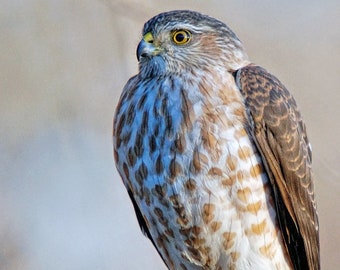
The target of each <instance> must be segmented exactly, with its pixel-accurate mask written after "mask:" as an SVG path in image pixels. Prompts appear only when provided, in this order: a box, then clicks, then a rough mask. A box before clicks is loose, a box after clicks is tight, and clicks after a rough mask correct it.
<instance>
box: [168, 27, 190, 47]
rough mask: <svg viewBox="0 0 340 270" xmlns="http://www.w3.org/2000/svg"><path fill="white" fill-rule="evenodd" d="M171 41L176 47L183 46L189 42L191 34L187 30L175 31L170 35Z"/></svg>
mask: <svg viewBox="0 0 340 270" xmlns="http://www.w3.org/2000/svg"><path fill="white" fill-rule="evenodd" d="M172 40H173V42H174V43H175V44H177V45H184V44H187V43H189V41H190V40H191V33H190V32H189V31H188V30H176V31H174V32H173V33H172Z"/></svg>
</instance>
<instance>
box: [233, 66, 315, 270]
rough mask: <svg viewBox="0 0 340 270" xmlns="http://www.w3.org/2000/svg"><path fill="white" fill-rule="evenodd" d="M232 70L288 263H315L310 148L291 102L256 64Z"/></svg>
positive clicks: (307, 266) (306, 265)
mask: <svg viewBox="0 0 340 270" xmlns="http://www.w3.org/2000/svg"><path fill="white" fill-rule="evenodd" d="M234 76H235V80H236V84H237V85H238V87H239V88H240V91H241V93H242V95H243V97H244V100H245V104H246V108H247V114H248V118H249V127H248V131H249V133H250V135H251V136H252V137H253V139H254V141H255V143H256V145H257V148H258V150H259V152H260V153H261V156H262V159H263V162H264V163H265V167H266V171H267V173H268V176H269V178H270V181H271V186H272V191H273V194H274V199H275V203H276V208H277V215H278V219H279V224H280V227H281V231H282V234H283V238H284V241H285V245H286V249H287V251H288V253H289V255H290V258H291V261H292V264H293V265H294V269H320V260H319V225H318V217H317V212H316V204H315V200H314V186H313V180H312V171H311V163H312V155H311V148H310V144H309V142H308V138H307V135H306V128H305V124H304V122H303V121H302V118H301V115H300V112H299V111H298V108H297V105H296V102H295V100H294V98H293V97H292V95H291V94H290V93H289V92H288V90H287V89H286V88H285V87H284V85H283V84H282V83H281V82H280V81H279V80H278V79H277V78H276V77H274V76H273V75H271V74H269V73H268V72H267V71H266V70H265V69H263V68H261V67H258V66H255V65H249V66H246V67H244V68H242V69H240V70H237V71H236V72H235V73H234Z"/></svg>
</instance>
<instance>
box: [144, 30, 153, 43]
mask: <svg viewBox="0 0 340 270" xmlns="http://www.w3.org/2000/svg"><path fill="white" fill-rule="evenodd" d="M143 39H144V41H145V42H148V43H153V35H152V33H151V32H148V33H146V34H145V35H144V37H143Z"/></svg>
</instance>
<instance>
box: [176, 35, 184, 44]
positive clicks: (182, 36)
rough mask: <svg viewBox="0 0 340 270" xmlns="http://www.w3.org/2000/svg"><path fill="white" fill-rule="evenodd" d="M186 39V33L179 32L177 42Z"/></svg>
mask: <svg viewBox="0 0 340 270" xmlns="http://www.w3.org/2000/svg"><path fill="white" fill-rule="evenodd" d="M184 39H185V35H184V34H182V33H178V34H177V35H176V40H177V42H182V41H183V40H184Z"/></svg>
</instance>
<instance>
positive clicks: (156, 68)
mask: <svg viewBox="0 0 340 270" xmlns="http://www.w3.org/2000/svg"><path fill="white" fill-rule="evenodd" d="M137 58H138V61H139V69H140V74H141V76H143V77H150V76H160V75H162V74H181V73H183V72H185V71H188V70H189V71H190V70H191V71H192V70H195V69H209V68H210V67H212V66H214V67H216V66H221V68H224V69H227V70H237V69H239V68H240V67H242V66H244V65H245V64H246V63H249V62H248V57H247V55H246V53H245V51H244V48H243V46H242V43H241V42H240V40H239V39H238V38H237V36H236V35H235V34H234V33H233V32H232V31H231V30H230V29H229V28H228V27H227V26H226V25H225V24H224V23H222V22H220V21H218V20H216V19H214V18H211V17H209V16H206V15H203V14H200V13H198V12H194V11H188V10H175V11H170V12H165V13H161V14H159V15H157V16H155V17H153V18H152V19H150V20H149V21H148V22H146V23H145V25H144V29H143V38H142V40H141V41H140V43H139V45H138V48H137Z"/></svg>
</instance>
